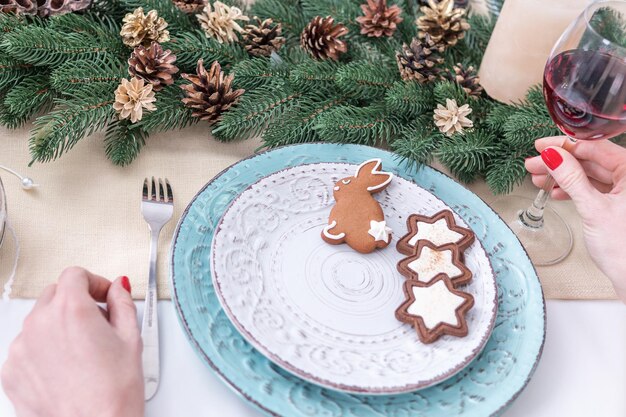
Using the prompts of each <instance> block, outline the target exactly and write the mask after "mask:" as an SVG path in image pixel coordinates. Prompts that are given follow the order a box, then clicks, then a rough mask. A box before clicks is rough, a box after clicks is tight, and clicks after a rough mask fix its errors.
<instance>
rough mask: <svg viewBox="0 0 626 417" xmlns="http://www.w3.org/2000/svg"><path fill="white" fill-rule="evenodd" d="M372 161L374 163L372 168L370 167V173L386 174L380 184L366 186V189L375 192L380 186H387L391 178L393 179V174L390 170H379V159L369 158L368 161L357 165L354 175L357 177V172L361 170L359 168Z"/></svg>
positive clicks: (380, 161)
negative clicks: (385, 177)
mask: <svg viewBox="0 0 626 417" xmlns="http://www.w3.org/2000/svg"><path fill="white" fill-rule="evenodd" d="M372 161H376V165H375V166H374V169H372V175H387V176H388V178H387V179H386V180H385V181H384V182H382V183H381V184H378V185H374V186H372V187H367V191H369V192H376V191H378V190H380V189H382V188H385V187H386V186H387V184H389V183H390V182H391V180H392V179H393V174H392V173H391V172H384V171H381V170H380V166H381V165H382V163H383V161H382V160H380V159H379V158H374V159H370V160H369V161H365V162H363V163H362V164H361V165H359V167H358V168H357V169H356V174H354V176H355V177H357V178H358V177H359V172H360V171H361V168H363V167H364V166H365V165H367V164H369V163H371V162H372Z"/></svg>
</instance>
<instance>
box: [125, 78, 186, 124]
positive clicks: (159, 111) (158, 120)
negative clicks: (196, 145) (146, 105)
mask: <svg viewBox="0 0 626 417" xmlns="http://www.w3.org/2000/svg"><path fill="white" fill-rule="evenodd" d="M182 83H183V81H182V80H181V81H178V82H177V83H176V84H173V85H169V86H167V87H165V88H164V89H163V90H161V91H159V92H157V93H156V98H157V101H156V103H155V105H156V110H153V111H151V112H148V113H145V114H144V116H143V118H142V119H141V120H140V121H139V122H137V123H135V124H134V125H133V128H137V129H141V130H142V131H144V132H149V133H154V132H163V131H168V130H176V129H183V128H185V127H187V126H191V125H193V124H195V123H197V122H198V118H196V117H193V116H192V110H191V109H190V108H188V107H186V106H185V105H184V104H183V102H182V101H181V100H182V99H183V97H184V96H185V94H184V91H183V90H182V89H181V88H180V85H181V84H182Z"/></svg>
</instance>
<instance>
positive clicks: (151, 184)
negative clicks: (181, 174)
mask: <svg viewBox="0 0 626 417" xmlns="http://www.w3.org/2000/svg"><path fill="white" fill-rule="evenodd" d="M157 182H158V184H159V187H158V190H157ZM164 184H165V186H164ZM143 200H144V201H156V202H161V203H173V202H174V193H173V192H172V187H171V186H170V182H169V181H168V179H167V178H165V181H164V180H162V179H161V178H159V179H158V181H157V180H155V179H154V177H152V180H148V178H146V179H145V180H144V181H143Z"/></svg>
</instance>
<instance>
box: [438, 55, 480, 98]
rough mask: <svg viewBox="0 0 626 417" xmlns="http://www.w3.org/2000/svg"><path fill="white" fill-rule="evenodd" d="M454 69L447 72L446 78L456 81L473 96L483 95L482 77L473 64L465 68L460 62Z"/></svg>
mask: <svg viewBox="0 0 626 417" xmlns="http://www.w3.org/2000/svg"><path fill="white" fill-rule="evenodd" d="M453 70H454V71H449V70H448V71H447V72H446V73H445V78H446V79H448V80H450V81H455V82H456V83H457V84H459V85H460V86H461V87H462V88H463V90H464V91H465V92H466V93H467V94H468V95H470V96H471V97H474V98H478V97H480V96H481V95H482V93H483V87H482V85H480V78H479V77H478V74H476V70H475V69H474V67H473V66H469V67H467V68H465V66H464V65H463V64H460V63H459V64H456V65H455V66H454V67H453Z"/></svg>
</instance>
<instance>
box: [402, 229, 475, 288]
mask: <svg viewBox="0 0 626 417" xmlns="http://www.w3.org/2000/svg"><path fill="white" fill-rule="evenodd" d="M461 258H462V256H461V252H460V250H459V247H458V246H457V245H455V244H452V243H448V244H446V245H442V246H435V245H434V244H432V243H431V242H429V241H426V240H420V241H419V243H418V244H417V248H416V249H415V253H414V254H413V255H411V256H409V257H408V258H404V259H402V260H401V261H400V262H398V271H399V272H400V273H401V274H402V275H403V276H405V277H406V278H408V279H412V280H415V281H419V282H422V283H424V284H428V283H430V282H431V281H432V280H433V279H435V278H436V277H437V276H438V275H442V274H443V275H445V276H446V277H448V278H449V279H450V281H451V282H452V285H453V286H454V288H457V287H458V286H459V285H463V284H467V283H468V282H470V281H471V280H472V271H470V270H469V268H468V267H467V266H465V264H464V263H463V261H462V260H461Z"/></svg>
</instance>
